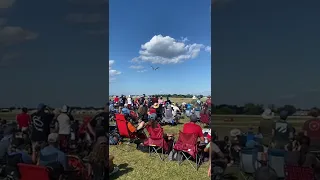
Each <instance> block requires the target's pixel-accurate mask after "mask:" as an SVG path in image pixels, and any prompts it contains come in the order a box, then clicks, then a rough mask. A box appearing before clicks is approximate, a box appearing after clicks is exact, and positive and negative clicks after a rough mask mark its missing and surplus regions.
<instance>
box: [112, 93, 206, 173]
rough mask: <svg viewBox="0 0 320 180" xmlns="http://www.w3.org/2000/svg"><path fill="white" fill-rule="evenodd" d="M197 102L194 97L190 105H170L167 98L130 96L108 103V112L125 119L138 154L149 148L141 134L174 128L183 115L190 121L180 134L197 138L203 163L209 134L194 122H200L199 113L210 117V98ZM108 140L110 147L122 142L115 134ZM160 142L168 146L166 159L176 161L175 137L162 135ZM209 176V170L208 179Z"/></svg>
mask: <svg viewBox="0 0 320 180" xmlns="http://www.w3.org/2000/svg"><path fill="white" fill-rule="evenodd" d="M200 99H201V98H200V97H198V98H196V97H194V98H193V101H192V102H189V103H185V102H184V103H181V104H178V103H175V102H172V101H171V100H170V98H169V97H167V98H166V100H163V97H161V96H159V97H157V96H148V97H147V96H145V95H142V96H138V97H136V98H133V97H131V96H130V95H128V96H124V95H121V96H120V97H119V96H115V97H114V98H113V99H110V102H109V111H110V114H111V116H115V117H114V118H117V114H123V115H124V117H125V118H126V121H127V126H128V129H129V131H131V132H132V133H136V134H137V138H136V139H135V140H134V143H136V144H137V149H139V150H143V149H144V148H145V147H147V146H148V144H147V143H146V141H147V139H146V138H147V136H145V131H144V130H146V131H147V132H148V133H149V134H152V132H156V131H157V130H158V129H162V127H163V126H165V125H177V124H178V123H179V120H180V118H181V117H182V116H181V115H182V114H186V115H187V116H188V117H189V118H190V121H189V122H188V123H185V124H184V125H183V127H182V129H181V131H182V132H183V133H186V134H195V135H196V136H197V139H198V141H199V142H198V144H199V147H200V149H201V148H202V153H203V160H209V159H210V158H209V154H210V151H209V149H210V139H209V138H210V135H211V131H210V130H207V131H205V129H202V127H201V126H200V125H198V124H197V122H199V119H200V114H201V113H202V114H211V112H210V107H211V97H210V96H208V97H207V101H206V102H202V101H201V100H200ZM198 112H199V113H198ZM177 133H178V132H177ZM139 135H140V136H139ZM109 139H110V144H111V145H117V144H119V142H121V139H120V136H119V134H117V133H113V134H112V135H111V138H109ZM163 139H164V140H165V141H166V143H167V145H168V147H167V148H166V152H165V153H167V154H168V155H169V156H168V158H169V160H177V157H176V156H175V155H176V152H175V150H174V149H173V144H174V142H175V140H176V137H174V134H168V133H163ZM210 172H211V171H210V168H209V171H208V173H209V175H210Z"/></svg>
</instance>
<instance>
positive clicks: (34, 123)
mask: <svg viewBox="0 0 320 180" xmlns="http://www.w3.org/2000/svg"><path fill="white" fill-rule="evenodd" d="M45 110H46V105H44V104H43V103H40V104H39V105H38V107H37V111H36V112H35V113H33V114H31V128H32V131H31V141H32V142H33V146H35V145H36V144H37V143H41V142H45V141H47V139H48V136H49V134H50V125H51V121H52V120H53V118H54V116H55V115H54V113H51V112H49V113H47V112H45Z"/></svg>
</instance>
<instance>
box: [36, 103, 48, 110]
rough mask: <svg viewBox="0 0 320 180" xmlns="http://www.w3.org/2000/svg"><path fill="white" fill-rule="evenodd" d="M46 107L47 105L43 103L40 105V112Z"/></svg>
mask: <svg viewBox="0 0 320 180" xmlns="http://www.w3.org/2000/svg"><path fill="white" fill-rule="evenodd" d="M45 107H46V105H44V104H43V103H40V104H38V108H37V109H38V110H41V109H44V108H45Z"/></svg>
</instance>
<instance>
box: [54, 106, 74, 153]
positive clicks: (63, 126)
mask: <svg viewBox="0 0 320 180" xmlns="http://www.w3.org/2000/svg"><path fill="white" fill-rule="evenodd" d="M68 111H69V107H68V106H67V105H63V106H62V109H61V113H60V114H59V116H58V117H57V121H58V125H59V128H58V129H59V130H58V134H59V144H60V149H61V151H63V152H67V150H68V147H69V139H70V134H71V119H70V116H69V115H68V114H67V113H68Z"/></svg>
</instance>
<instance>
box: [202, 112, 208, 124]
mask: <svg viewBox="0 0 320 180" xmlns="http://www.w3.org/2000/svg"><path fill="white" fill-rule="evenodd" d="M200 122H201V123H202V124H205V125H209V124H210V116H209V115H208V114H202V113H201V114H200Z"/></svg>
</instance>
